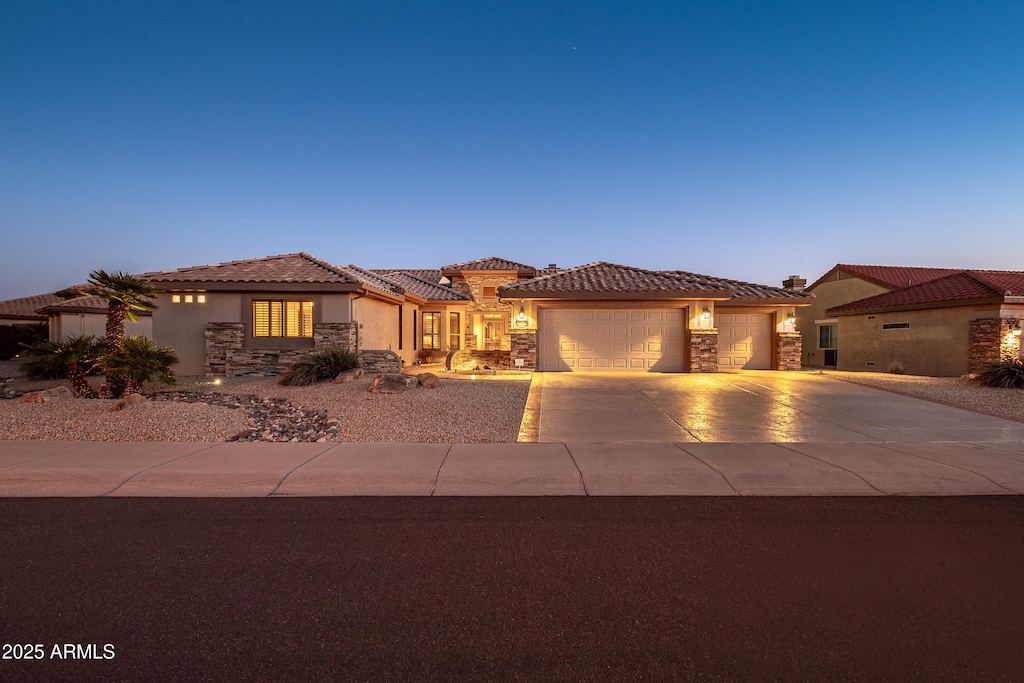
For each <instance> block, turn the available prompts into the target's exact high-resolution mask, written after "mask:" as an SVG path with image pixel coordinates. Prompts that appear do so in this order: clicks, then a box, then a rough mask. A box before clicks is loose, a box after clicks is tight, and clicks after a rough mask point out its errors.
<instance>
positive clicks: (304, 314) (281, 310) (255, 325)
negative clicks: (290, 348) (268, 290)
mask: <svg viewBox="0 0 1024 683" xmlns="http://www.w3.org/2000/svg"><path fill="white" fill-rule="evenodd" d="M252 336H254V337H307V338H309V337H312V336H313V302H312V301H284V300H263V301H253V302H252Z"/></svg>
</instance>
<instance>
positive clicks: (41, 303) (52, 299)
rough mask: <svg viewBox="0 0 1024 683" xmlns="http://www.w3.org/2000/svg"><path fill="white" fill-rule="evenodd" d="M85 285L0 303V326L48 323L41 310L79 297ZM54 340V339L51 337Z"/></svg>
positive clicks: (46, 316)
mask: <svg viewBox="0 0 1024 683" xmlns="http://www.w3.org/2000/svg"><path fill="white" fill-rule="evenodd" d="M84 288H85V285H78V286H76V287H68V288H66V289H62V290H60V291H58V292H48V293H46V294H36V295H34V296H23V297H19V298H17V299H7V300H5V301H0V325H38V324H39V323H45V322H47V318H48V315H47V313H46V312H44V311H41V310H40V309H42V308H44V307H46V306H51V305H54V304H59V303H62V302H64V301H67V300H68V299H71V298H75V297H77V296H78V295H79V293H80V292H81V290H82V289H84ZM51 338H52V337H51Z"/></svg>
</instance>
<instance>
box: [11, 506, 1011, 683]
mask: <svg viewBox="0 0 1024 683" xmlns="http://www.w3.org/2000/svg"><path fill="white" fill-rule="evenodd" d="M0 520H2V529H0V543H2V548H3V554H2V558H0V577H2V590H0V631H2V640H3V643H6V644H8V645H10V644H23V645H25V644H27V645H33V646H34V645H35V644H39V645H42V646H43V647H42V648H41V651H42V652H43V653H44V656H43V658H42V659H40V660H32V661H26V660H24V659H21V660H11V659H3V660H0V680H18V681H43V680H46V681H53V680H103V681H118V680H125V681H129V680H130V681H146V680H154V681H156V680H174V679H183V680H210V681H213V680H216V681H224V680H311V679H320V680H342V681H344V680H373V681H381V680H387V681H413V680H416V681H422V680H522V681H540V680H572V681H578V680H595V681H619V680H669V679H672V680H730V681H736V680H759V681H761V680H780V681H781V680H786V681H793V680H865V681H868V680H871V681H876V680H928V681H935V680H950V681H953V680H969V679H976V680H988V681H992V680H1019V676H1020V672H1021V671H1022V670H1024V648H1022V647H1021V644H1022V642H1024V640H1022V634H1024V582H1022V581H1021V579H1020V577H1021V571H1022V567H1024V498H1021V497H973V498H924V497H922V498H743V499H734V498H589V499H588V498H483V499H481V498H441V499H438V498H296V499H290V498H285V499H68V498H60V499H20V500H17V499H0ZM68 644H70V645H72V648H71V649H70V650H65V649H64V647H65V645H68ZM54 646H57V648H56V650H55V649H54ZM74 646H82V647H79V648H77V649H76V647H74ZM105 646H110V647H109V648H106V649H105ZM13 651H14V648H13V647H12V648H10V650H9V651H8V648H7V647H6V646H5V654H10V653H11V652H13ZM21 651H22V652H24V648H22V649H21ZM55 653H56V655H57V656H55ZM65 653H70V654H71V655H72V656H86V657H88V659H74V658H71V657H69V658H61V656H62V655H64V654H65ZM106 655H112V658H104V656H106Z"/></svg>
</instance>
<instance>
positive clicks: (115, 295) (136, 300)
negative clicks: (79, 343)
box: [82, 270, 160, 398]
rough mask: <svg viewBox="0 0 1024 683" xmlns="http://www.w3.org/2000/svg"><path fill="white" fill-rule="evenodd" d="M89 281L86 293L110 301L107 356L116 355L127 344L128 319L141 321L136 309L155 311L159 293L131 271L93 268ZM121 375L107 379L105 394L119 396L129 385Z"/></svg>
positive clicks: (108, 306) (84, 292)
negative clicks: (125, 383)
mask: <svg viewBox="0 0 1024 683" xmlns="http://www.w3.org/2000/svg"><path fill="white" fill-rule="evenodd" d="M89 284H90V285H91V286H90V287H87V288H85V289H83V290H82V294H85V295H86V296H95V297H99V298H101V299H105V300H106V301H107V338H106V339H107V355H108V356H113V355H115V354H117V352H118V351H120V350H121V346H122V345H123V343H124V323H125V320H130V321H131V322H136V321H138V319H139V318H138V316H137V315H135V312H136V311H154V310H156V304H155V303H153V299H155V298H156V297H157V295H158V294H159V293H160V292H159V290H156V289H154V288H153V286H152V285H151V284H149V283H148V282H146V281H145V280H142V279H139V278H137V277H135V276H134V275H131V274H129V273H124V272H121V271H113V272H110V273H108V272H107V271H105V270H94V271H92V272H91V273H89ZM123 381H124V380H123V377H122V376H121V375H114V376H112V377H108V378H107V382H106V384H104V385H103V388H102V389H101V390H100V391H101V392H103V393H104V394H105V395H109V396H112V397H113V398H120V397H121V396H123V395H124V392H125V389H126V386H125V385H124V384H123Z"/></svg>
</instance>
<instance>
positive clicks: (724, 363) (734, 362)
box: [715, 313, 774, 370]
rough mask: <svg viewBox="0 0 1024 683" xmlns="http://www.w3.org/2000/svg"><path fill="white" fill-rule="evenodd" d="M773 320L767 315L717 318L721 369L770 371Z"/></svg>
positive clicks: (742, 314)
mask: <svg viewBox="0 0 1024 683" xmlns="http://www.w3.org/2000/svg"><path fill="white" fill-rule="evenodd" d="M773 318H774V317H773V315H771V314H767V313H720V314H717V315H716V316H715V326H716V327H717V328H718V367H719V368H722V369H730V370H737V369H741V368H745V369H748V370H754V369H757V370H768V369H770V368H771V366H772V337H773V335H772V333H773V331H774V330H773Z"/></svg>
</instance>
